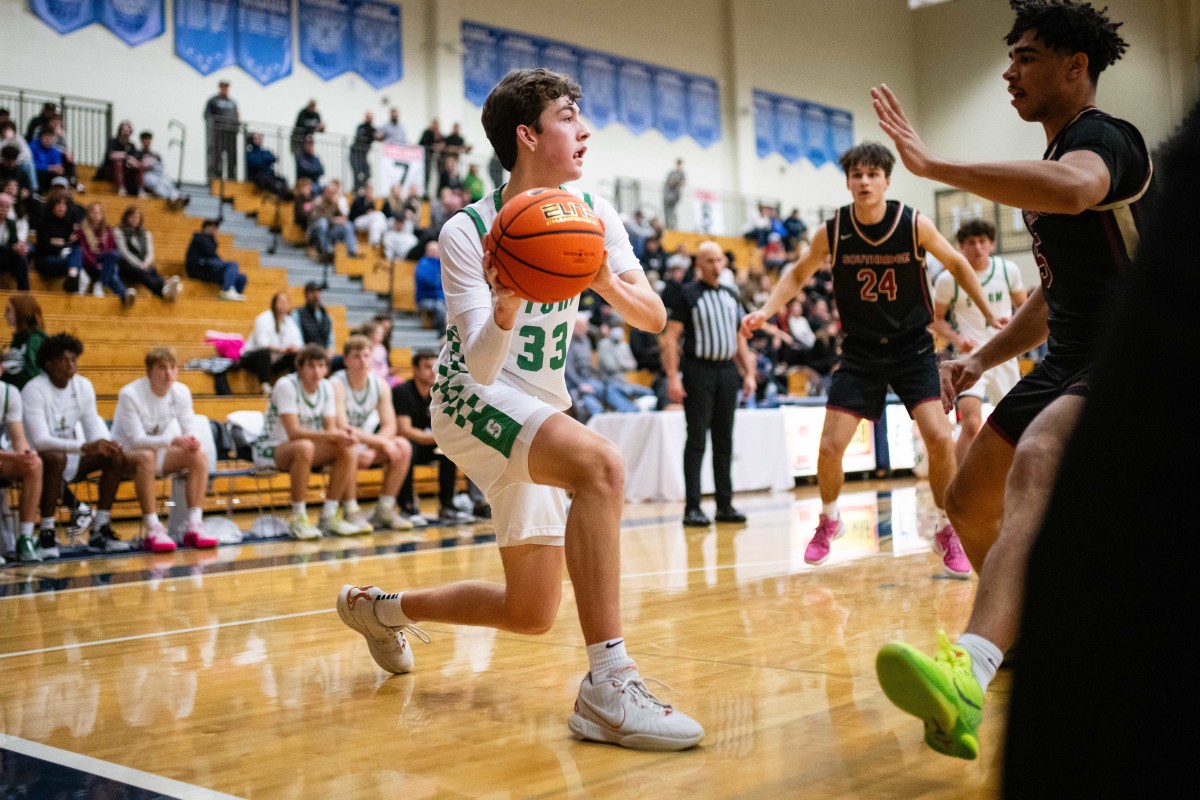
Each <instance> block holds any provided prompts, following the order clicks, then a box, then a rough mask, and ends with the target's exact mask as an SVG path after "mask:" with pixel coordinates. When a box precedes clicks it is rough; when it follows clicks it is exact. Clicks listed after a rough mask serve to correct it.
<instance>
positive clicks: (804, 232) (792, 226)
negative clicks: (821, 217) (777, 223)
mask: <svg viewBox="0 0 1200 800" xmlns="http://www.w3.org/2000/svg"><path fill="white" fill-rule="evenodd" d="M783 227H784V230H786V231H787V236H786V237H784V245H785V247H786V248H787V249H788V250H795V251H796V255H797V256H800V255H801V254H803V252H804V247H805V246H807V245H808V226H807V225H805V224H804V220H802V219H800V209H798V208H793V209H792V213H791V214H789V215H788V218H787V219H785V220H784V221H783Z"/></svg>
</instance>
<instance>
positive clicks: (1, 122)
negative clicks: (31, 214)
mask: <svg viewBox="0 0 1200 800" xmlns="http://www.w3.org/2000/svg"><path fill="white" fill-rule="evenodd" d="M0 112H3V113H0V147H8V146H10V145H11V146H12V147H15V148H17V166H19V167H20V168H21V169H22V170H24V172H25V174H26V176H27V177H28V178H29V186H30V187H31V188H33V187H36V186H37V183H38V178H37V169H36V168H35V167H34V166H33V153H32V152H30V150H29V142H28V141H26V140H25V138H24V137H22V136H21V135H20V134H19V133H17V126H16V125H15V124H14V123H13V121H12V120H11V119H9V118H8V111H7V109H0Z"/></svg>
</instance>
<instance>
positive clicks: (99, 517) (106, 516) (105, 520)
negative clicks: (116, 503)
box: [96, 508, 112, 527]
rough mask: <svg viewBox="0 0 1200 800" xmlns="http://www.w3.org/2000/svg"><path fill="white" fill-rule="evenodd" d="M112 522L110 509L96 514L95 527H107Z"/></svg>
mask: <svg viewBox="0 0 1200 800" xmlns="http://www.w3.org/2000/svg"><path fill="white" fill-rule="evenodd" d="M110 522H112V509H111V508H110V509H109V510H108V511H104V510H103V509H102V510H100V511H97V512H96V526H97V527H99V526H102V525H107V524H109V523H110Z"/></svg>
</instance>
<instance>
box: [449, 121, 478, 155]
mask: <svg viewBox="0 0 1200 800" xmlns="http://www.w3.org/2000/svg"><path fill="white" fill-rule="evenodd" d="M442 144H443V148H442V158H443V160H444V159H445V158H446V157H448V156H457V157H458V158H459V159H460V160H461V159H462V157H463V156H465V155H466V154H467V153H469V152H471V145H469V144H467V142H466V140H465V139H463V135H462V126H461V125H460V124H459V123H457V122H456V123H454V124H453V125H451V126H450V133H448V134H446V138H445V139H444V140H443V142H442Z"/></svg>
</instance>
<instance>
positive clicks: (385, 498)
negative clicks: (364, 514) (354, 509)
mask: <svg viewBox="0 0 1200 800" xmlns="http://www.w3.org/2000/svg"><path fill="white" fill-rule="evenodd" d="M376 505H377V506H379V508H380V509H382V510H384V511H391V510H392V509H394V508H395V507H396V498H394V497H392V496H391V495H389V494H385V495H380V497H379V501H378V502H377V503H376Z"/></svg>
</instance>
